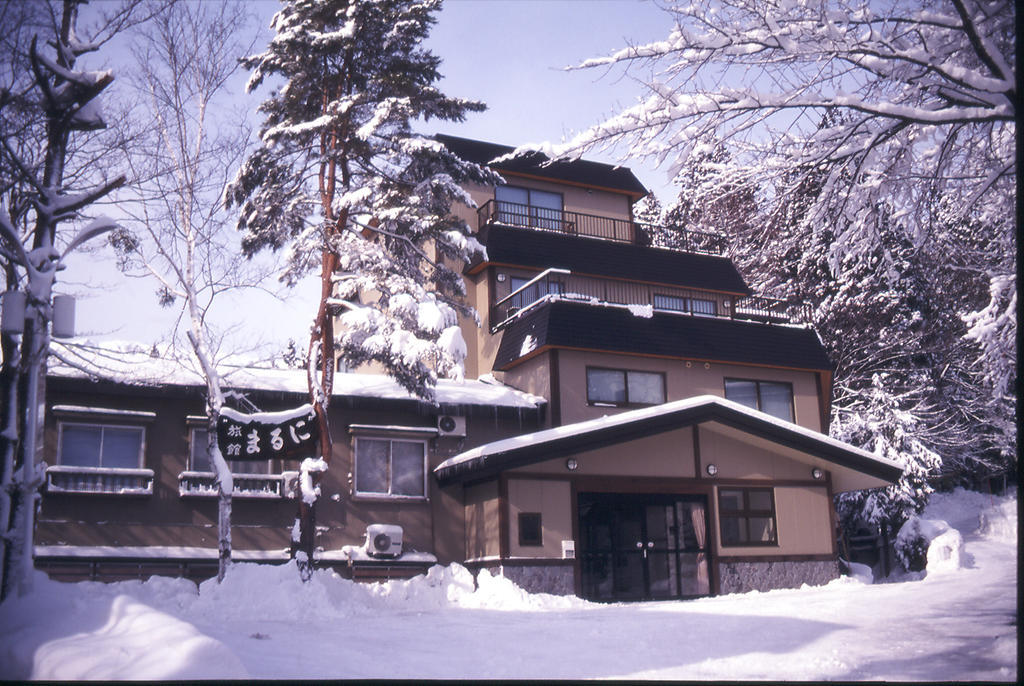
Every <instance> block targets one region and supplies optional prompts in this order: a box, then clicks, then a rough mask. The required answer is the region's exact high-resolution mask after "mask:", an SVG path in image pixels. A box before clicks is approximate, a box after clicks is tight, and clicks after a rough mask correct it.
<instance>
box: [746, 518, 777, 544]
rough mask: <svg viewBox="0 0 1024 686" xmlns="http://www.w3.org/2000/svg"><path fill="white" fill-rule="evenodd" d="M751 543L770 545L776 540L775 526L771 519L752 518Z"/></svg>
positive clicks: (750, 520)
mask: <svg viewBox="0 0 1024 686" xmlns="http://www.w3.org/2000/svg"><path fill="white" fill-rule="evenodd" d="M748 521H749V522H750V539H749V540H750V541H751V542H758V543H768V542H771V541H774V540H775V526H774V522H773V521H772V518H771V517H750V519H749V520H748Z"/></svg>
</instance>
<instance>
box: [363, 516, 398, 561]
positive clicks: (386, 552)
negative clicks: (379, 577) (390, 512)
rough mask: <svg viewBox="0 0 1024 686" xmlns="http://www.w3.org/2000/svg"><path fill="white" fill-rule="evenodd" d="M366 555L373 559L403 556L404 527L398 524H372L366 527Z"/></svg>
mask: <svg viewBox="0 0 1024 686" xmlns="http://www.w3.org/2000/svg"><path fill="white" fill-rule="evenodd" d="M366 553H367V554H368V555H370V556H372V557H398V556H399V555H401V554H402V527H400V526H398V525H397V524H370V525H369V526H368V527H366Z"/></svg>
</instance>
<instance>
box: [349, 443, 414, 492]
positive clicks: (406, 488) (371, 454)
mask: <svg viewBox="0 0 1024 686" xmlns="http://www.w3.org/2000/svg"><path fill="white" fill-rule="evenodd" d="M426 456H427V451H426V444H425V443H424V442H423V441H398V440H389V439H384V438H357V439H356V453H355V462H356V468H355V476H356V482H355V490H356V494H357V495H378V496H391V497H396V498H425V497H426V495H427V463H426Z"/></svg>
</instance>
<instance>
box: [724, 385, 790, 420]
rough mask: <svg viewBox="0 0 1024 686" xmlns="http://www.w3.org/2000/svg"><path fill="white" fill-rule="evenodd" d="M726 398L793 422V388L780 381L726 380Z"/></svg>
mask: <svg viewBox="0 0 1024 686" xmlns="http://www.w3.org/2000/svg"><path fill="white" fill-rule="evenodd" d="M725 398H726V400H732V401H733V402H737V403H739V404H740V405H746V406H747V407H752V408H754V409H755V410H761V412H764V413H765V414H770V415H771V416H773V417H778V418H779V419H785V420H786V421H787V422H791V421H793V386H792V385H791V384H788V383H781V382H778V381H747V380H745V379H726V380H725Z"/></svg>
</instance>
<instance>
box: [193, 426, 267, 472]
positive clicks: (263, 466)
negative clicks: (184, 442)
mask: <svg viewBox="0 0 1024 686" xmlns="http://www.w3.org/2000/svg"><path fill="white" fill-rule="evenodd" d="M209 435H210V432H209V430H208V429H207V428H206V427H200V426H194V427H192V430H191V437H190V445H189V448H190V449H189V457H188V468H189V471H193V472H213V471H214V469H213V462H212V461H211V460H210V451H209V443H208V441H209ZM227 462H228V467H229V468H230V469H231V473H232V474H270V460H228V461H227Z"/></svg>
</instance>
